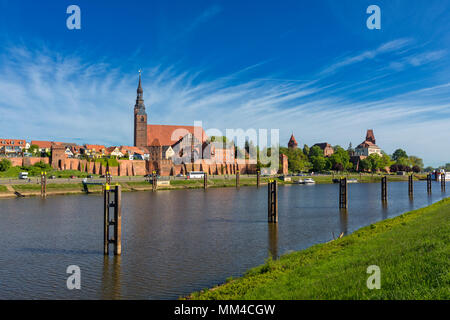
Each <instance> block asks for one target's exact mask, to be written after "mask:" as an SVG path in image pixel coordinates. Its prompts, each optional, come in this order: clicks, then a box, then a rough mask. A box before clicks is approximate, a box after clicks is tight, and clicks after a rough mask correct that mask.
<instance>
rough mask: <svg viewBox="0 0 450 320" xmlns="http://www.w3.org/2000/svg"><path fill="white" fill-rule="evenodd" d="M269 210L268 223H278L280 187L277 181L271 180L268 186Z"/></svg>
mask: <svg viewBox="0 0 450 320" xmlns="http://www.w3.org/2000/svg"><path fill="white" fill-rule="evenodd" d="M267 191H268V193H267V200H268V203H267V207H268V208H267V209H268V222H269V223H277V222H278V186H277V180H269V183H268V184H267Z"/></svg>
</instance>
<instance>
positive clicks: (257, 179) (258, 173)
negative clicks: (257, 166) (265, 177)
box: [256, 170, 261, 188]
mask: <svg viewBox="0 0 450 320" xmlns="http://www.w3.org/2000/svg"><path fill="white" fill-rule="evenodd" d="M260 177H261V171H259V170H256V187H258V188H259V179H260Z"/></svg>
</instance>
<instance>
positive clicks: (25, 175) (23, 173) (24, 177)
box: [19, 172, 28, 180]
mask: <svg viewBox="0 0 450 320" xmlns="http://www.w3.org/2000/svg"><path fill="white" fill-rule="evenodd" d="M19 179H23V180H26V179H28V172H21V173H19Z"/></svg>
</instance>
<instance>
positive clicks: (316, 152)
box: [309, 146, 323, 162]
mask: <svg viewBox="0 0 450 320" xmlns="http://www.w3.org/2000/svg"><path fill="white" fill-rule="evenodd" d="M317 156H322V157H323V150H322V149H320V147H319V146H313V147H312V148H311V149H309V159H310V160H311V158H312V157H317ZM311 162H313V161H311Z"/></svg>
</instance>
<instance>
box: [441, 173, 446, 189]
mask: <svg viewBox="0 0 450 320" xmlns="http://www.w3.org/2000/svg"><path fill="white" fill-rule="evenodd" d="M441 191H442V192H445V172H444V173H441Z"/></svg>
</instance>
